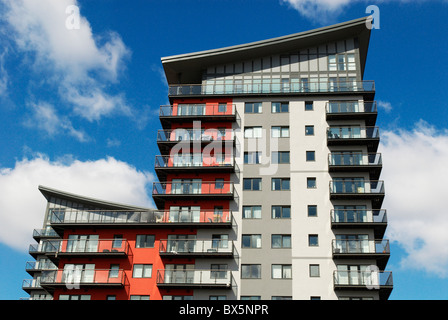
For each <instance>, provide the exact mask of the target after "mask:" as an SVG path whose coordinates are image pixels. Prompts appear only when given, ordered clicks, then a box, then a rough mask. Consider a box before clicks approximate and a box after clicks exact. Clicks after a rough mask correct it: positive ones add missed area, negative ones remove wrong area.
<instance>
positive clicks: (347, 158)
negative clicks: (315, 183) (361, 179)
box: [328, 152, 383, 166]
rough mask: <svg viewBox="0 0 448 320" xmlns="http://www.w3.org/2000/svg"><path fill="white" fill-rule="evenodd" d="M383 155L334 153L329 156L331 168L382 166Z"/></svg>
mask: <svg viewBox="0 0 448 320" xmlns="http://www.w3.org/2000/svg"><path fill="white" fill-rule="evenodd" d="M382 164H383V160H382V156H381V153H362V152H343V153H338V152H332V153H330V154H329V155H328V165H329V166H381V165H382Z"/></svg>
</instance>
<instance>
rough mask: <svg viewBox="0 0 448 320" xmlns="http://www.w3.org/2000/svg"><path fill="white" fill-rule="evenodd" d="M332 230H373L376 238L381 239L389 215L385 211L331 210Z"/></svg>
mask: <svg viewBox="0 0 448 320" xmlns="http://www.w3.org/2000/svg"><path fill="white" fill-rule="evenodd" d="M330 214H331V228H332V229H353V228H354V229H362V228H368V229H371V228H373V230H374V234H375V238H377V239H381V238H383V236H384V233H385V231H386V227H387V213H386V210H384V209H379V210H366V209H334V210H331V213H330Z"/></svg>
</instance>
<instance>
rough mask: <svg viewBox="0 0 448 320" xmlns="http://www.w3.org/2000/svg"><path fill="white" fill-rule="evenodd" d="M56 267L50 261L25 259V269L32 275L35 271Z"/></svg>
mask: <svg viewBox="0 0 448 320" xmlns="http://www.w3.org/2000/svg"><path fill="white" fill-rule="evenodd" d="M57 268H58V267H57V266H56V265H55V264H54V263H53V262H51V261H48V260H46V261H27V263H26V266H25V270H26V272H28V273H29V274H31V275H33V274H34V273H35V272H40V271H42V270H55V269H57Z"/></svg>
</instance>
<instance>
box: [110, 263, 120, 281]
mask: <svg viewBox="0 0 448 320" xmlns="http://www.w3.org/2000/svg"><path fill="white" fill-rule="evenodd" d="M119 272H120V265H119V264H111V265H110V269H109V278H118V274H119Z"/></svg>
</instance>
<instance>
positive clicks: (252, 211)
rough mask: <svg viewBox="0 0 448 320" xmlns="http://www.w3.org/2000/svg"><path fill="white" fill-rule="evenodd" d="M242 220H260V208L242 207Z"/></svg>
mask: <svg viewBox="0 0 448 320" xmlns="http://www.w3.org/2000/svg"><path fill="white" fill-rule="evenodd" d="M243 219H261V206H243Z"/></svg>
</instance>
